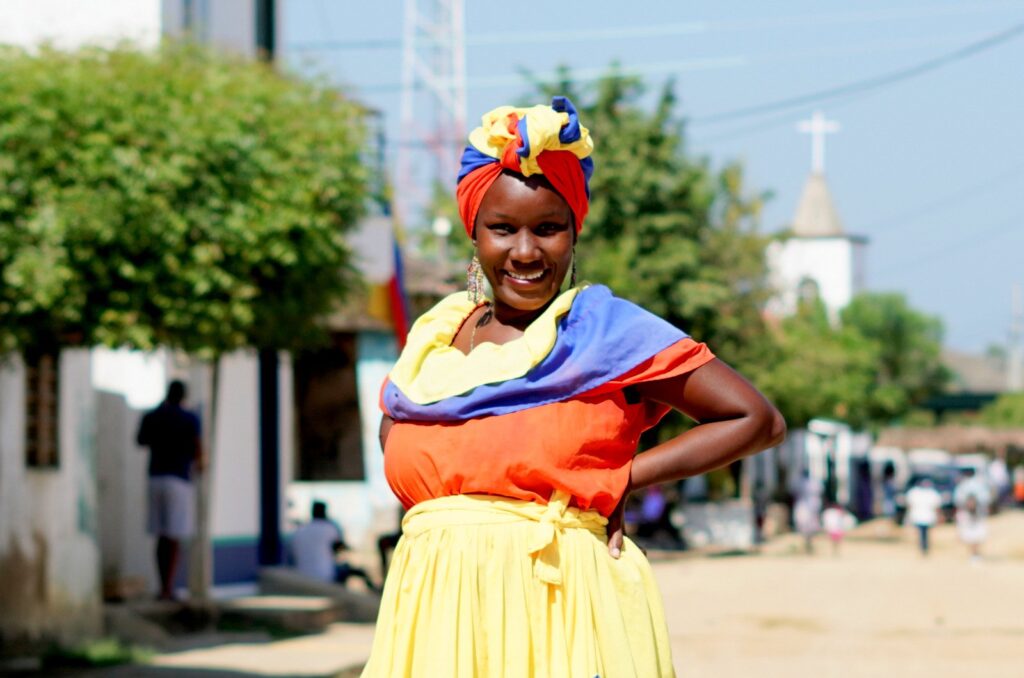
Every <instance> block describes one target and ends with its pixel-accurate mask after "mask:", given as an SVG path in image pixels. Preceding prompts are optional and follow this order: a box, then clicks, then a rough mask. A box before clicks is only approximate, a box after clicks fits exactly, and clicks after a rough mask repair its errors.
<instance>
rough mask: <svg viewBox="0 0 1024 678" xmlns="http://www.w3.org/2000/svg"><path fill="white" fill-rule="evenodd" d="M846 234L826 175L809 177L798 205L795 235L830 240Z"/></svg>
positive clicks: (794, 228) (815, 174)
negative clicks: (829, 238)
mask: <svg viewBox="0 0 1024 678" xmlns="http://www.w3.org/2000/svg"><path fill="white" fill-rule="evenodd" d="M844 234H845V233H844V230H843V222H842V221H841V220H840V219H839V212H837V211H836V206H835V203H834V202H833V201H832V193H831V192H830V191H829V190H828V183H827V182H826V181H825V175H824V174H821V173H818V172H814V173H812V174H811V176H809V177H807V183H805V184H804V190H803V193H802V194H801V195H800V202H799V203H797V208H796V215H795V216H794V217H793V235H794V236H796V237H798V238H822V237H826V238H828V237H837V236H840V237H841V236H843V235H844Z"/></svg>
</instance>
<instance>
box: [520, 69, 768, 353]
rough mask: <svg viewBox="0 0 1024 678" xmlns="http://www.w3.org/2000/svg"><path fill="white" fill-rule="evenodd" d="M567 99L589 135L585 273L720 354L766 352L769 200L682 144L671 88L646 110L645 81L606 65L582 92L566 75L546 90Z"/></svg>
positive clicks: (734, 170) (581, 249)
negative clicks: (764, 208)
mask: <svg viewBox="0 0 1024 678" xmlns="http://www.w3.org/2000/svg"><path fill="white" fill-rule="evenodd" d="M540 89H541V92H542V94H543V95H544V96H546V97H549V96H551V95H554V94H566V93H567V94H568V95H569V96H570V97H571V98H572V99H573V101H574V102H575V103H576V106H577V108H578V109H579V110H580V117H581V120H583V121H584V124H586V125H587V126H588V127H589V128H590V129H591V131H592V134H593V135H594V137H595V151H594V162H595V165H596V168H597V169H596V171H595V173H594V177H593V179H592V180H591V184H590V192H591V204H590V213H589V216H588V217H587V222H586V226H585V227H584V229H583V232H582V234H581V236H580V241H579V244H578V246H577V254H578V257H579V272H580V278H581V279H582V280H587V281H592V282H599V283H603V284H606V285H608V286H609V287H611V288H612V289H613V290H615V292H616V294H618V295H620V296H623V297H625V298H627V299H630V300H632V301H634V302H636V303H639V304H641V305H642V306H644V307H645V308H647V309H649V310H651V311H652V312H653V313H656V314H657V315H659V316H661V317H663V318H665V319H666V320H668V321H669V322H671V323H673V324H675V325H677V326H679V327H681V328H683V329H685V330H686V331H687V332H689V333H691V334H693V335H694V336H695V337H698V338H699V339H701V340H704V341H707V342H709V343H710V344H711V345H712V346H714V347H715V351H716V352H717V353H718V354H719V355H720V356H721V357H723V358H724V359H725V360H727V361H729V362H731V363H733V364H736V365H738V366H740V368H741V369H744V368H746V367H751V366H752V365H753V364H754V363H756V362H757V360H758V356H760V355H761V353H762V349H763V346H761V345H760V343H759V341H760V339H761V338H762V337H763V336H764V323H763V320H762V316H761V308H762V306H763V304H764V302H765V301H766V300H767V299H768V297H769V294H770V291H769V289H768V287H767V285H766V283H765V279H766V275H765V256H764V250H765V246H766V245H767V242H768V240H767V238H765V237H764V236H762V235H761V234H759V233H758V231H757V217H758V214H759V212H760V209H761V205H762V202H763V199H764V195H761V194H753V195H751V194H748V192H747V189H745V187H744V185H743V170H742V167H741V166H740V165H738V164H729V165H726V166H725V167H724V168H722V169H720V170H715V169H713V168H712V167H711V164H710V163H709V162H708V161H707V160H706V159H704V158H695V157H693V156H692V155H690V154H689V153H687V151H686V148H685V146H684V134H683V123H682V121H681V119H680V117H679V115H678V114H677V112H676V104H677V101H676V96H675V93H674V86H673V84H672V83H671V82H669V83H667V84H666V85H665V86H664V87H663V88H662V89H661V90H660V92H659V93H658V96H657V99H656V103H655V105H654V107H653V109H651V110H648V109H647V108H645V107H644V106H643V105H642V103H641V99H642V97H643V95H644V93H645V88H644V86H643V83H642V81H640V80H639V79H637V78H634V77H627V76H623V75H620V74H618V73H617V72H616V70H615V69H614V68H613V69H612V70H611V71H610V73H609V74H608V75H607V76H606V77H604V78H602V79H600V80H598V81H597V82H596V83H595V84H594V85H593V86H592V87H591V88H589V89H587V90H586V91H579V90H578V89H577V86H576V85H574V84H573V82H572V80H571V78H570V77H569V75H568V73H567V72H564V73H563V76H562V81H561V82H558V83H554V84H550V85H541V86H540Z"/></svg>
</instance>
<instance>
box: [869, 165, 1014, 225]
mask: <svg viewBox="0 0 1024 678" xmlns="http://www.w3.org/2000/svg"><path fill="white" fill-rule="evenodd" d="M1021 173H1024V163H1018V164H1016V165H1013V166H1012V167H1010V168H1009V169H1006V170H1004V171H1002V172H999V173H998V174H995V175H993V176H991V177H989V178H988V179H986V180H984V181H979V182H976V183H973V184H971V185H969V186H964V187H961V188H960V189H958V190H956V191H953V192H952V193H948V194H946V195H944V196H943V197H941V198H939V199H938V200H932V201H930V202H927V203H925V204H924V205H921V206H919V207H915V208H913V209H910V210H903V211H902V212H897V213H896V214H894V215H892V216H890V217H886V218H885V219H879V220H878V221H876V222H875V223H874V225H872V226H869V227H867V228H866V229H865V230H867V231H871V232H875V231H880V230H883V229H884V230H885V232H886V233H893V232H895V231H900V230H903V229H904V228H906V226H907V225H908V224H913V223H914V222H915V221H917V220H919V219H921V218H922V217H926V216H928V215H929V214H933V213H934V212H936V211H938V210H940V209H942V208H943V207H947V206H949V205H952V204H955V203H958V202H960V201H961V200H964V199H967V198H973V197H976V196H979V195H984V194H985V193H987V192H988V191H990V190H992V189H993V188H996V187H997V186H999V185H1000V184H1002V183H1003V182H1004V181H1006V180H1007V179H1012V178H1014V177H1017V176H1019V175H1020V174H1021ZM887 224H893V225H892V226H888V225H887Z"/></svg>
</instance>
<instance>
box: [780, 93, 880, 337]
mask: <svg viewBox="0 0 1024 678" xmlns="http://www.w3.org/2000/svg"><path fill="white" fill-rule="evenodd" d="M799 129H800V131H802V132H808V133H810V134H811V139H812V149H813V152H812V165H811V174H810V176H809V177H808V178H807V182H806V183H805V184H804V190H803V193H802V194H801V195H800V202H799V203H798V205H797V208H796V214H795V215H794V217H793V225H792V228H791V230H790V233H789V234H787V235H786V236H785V237H784V238H783V239H782V240H780V241H776V242H773V243H772V244H771V245H769V246H768V252H767V257H768V267H769V275H770V279H771V283H772V286H773V287H774V288H775V298H774V299H773V300H772V302H771V303H770V304H769V307H768V308H769V311H770V312H771V313H773V314H775V315H780V316H785V315H791V314H792V313H794V312H796V309H797V307H798V305H799V303H800V301H801V299H807V298H812V297H814V296H817V297H818V298H820V299H821V301H822V302H823V303H824V304H825V308H826V309H827V310H828V314H829V317H830V318H831V319H832V320H833V322H834V321H836V320H837V319H838V317H839V310H840V309H842V308H843V307H844V306H846V305H847V304H848V303H850V300H851V299H852V298H853V296H854V295H855V294H857V293H858V292H860V291H861V290H862V289H864V253H865V250H866V249H867V243H868V241H867V238H865V237H863V236H857V235H850V234H848V233H847V232H846V230H845V229H844V227H843V223H842V220H841V219H840V218H839V213H838V211H837V210H836V207H835V203H834V202H833V200H832V194H831V192H830V191H829V188H828V183H827V182H826V181H825V134H827V133H829V132H836V131H838V130H839V125H838V124H837V123H836V122H834V121H831V120H826V119H825V116H824V115H822V114H821V113H820V112H815V113H814V115H813V116H812V118H811V119H810V120H807V121H804V122H801V123H800V126H799Z"/></svg>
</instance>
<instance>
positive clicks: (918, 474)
mask: <svg viewBox="0 0 1024 678" xmlns="http://www.w3.org/2000/svg"><path fill="white" fill-rule="evenodd" d="M959 479H960V467H959V466H952V465H942V466H932V467H929V468H919V469H915V470H914V471H912V472H911V474H910V478H908V479H907V483H906V485H904V486H903V488H902V489H901V490H899V491H897V492H896V522H897V523H898V524H900V525H902V524H903V520H904V518H905V517H906V515H907V492H909V491H910V488H912V487H913V486H914V485H917V484H918V483H920V482H921V481H922V480H930V481H932V486H933V487H934V488H935V490H936V491H937V492H938V493H939V496H940V497H942V518H943V520H945V521H946V522H952V521H953V519H954V517H955V514H956V505H955V504H954V503H953V490H954V489H956V483H957V481H958V480H959Z"/></svg>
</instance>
